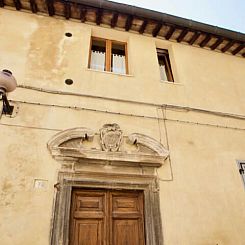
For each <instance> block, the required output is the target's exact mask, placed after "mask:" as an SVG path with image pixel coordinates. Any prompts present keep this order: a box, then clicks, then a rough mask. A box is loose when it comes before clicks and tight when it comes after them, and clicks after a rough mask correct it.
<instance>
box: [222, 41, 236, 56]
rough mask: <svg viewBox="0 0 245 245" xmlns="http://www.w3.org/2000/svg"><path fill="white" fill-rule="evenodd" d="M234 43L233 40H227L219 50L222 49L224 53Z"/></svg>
mask: <svg viewBox="0 0 245 245" xmlns="http://www.w3.org/2000/svg"><path fill="white" fill-rule="evenodd" d="M234 43H235V41H234V40H231V41H229V42H228V43H227V44H226V45H225V46H224V47H223V48H222V49H221V51H222V52H223V53H225V52H226V51H227V50H229V49H230V48H231V47H232V46H233V44H234Z"/></svg>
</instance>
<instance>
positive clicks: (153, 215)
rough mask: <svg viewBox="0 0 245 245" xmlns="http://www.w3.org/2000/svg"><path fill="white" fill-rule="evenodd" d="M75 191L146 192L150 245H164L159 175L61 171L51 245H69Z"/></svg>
mask: <svg viewBox="0 0 245 245" xmlns="http://www.w3.org/2000/svg"><path fill="white" fill-rule="evenodd" d="M73 188H93V189H110V190H113V189H115V190H118V189H120V190H142V191H143V194H144V216H145V239H146V241H145V242H146V245H163V235H162V222H161V213H160V201H159V191H158V190H159V188H158V182H157V178H156V176H152V175H143V176H142V175H133V174H130V175H128V174H113V173H109V174H108V173H91V172H59V175H58V183H57V184H56V189H57V191H56V196H55V205H54V216H53V222H52V228H51V237H50V243H51V245H68V244H69V229H70V208H71V194H72V189H73Z"/></svg>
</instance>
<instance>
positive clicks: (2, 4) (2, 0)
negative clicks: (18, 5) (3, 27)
mask: <svg viewBox="0 0 245 245" xmlns="http://www.w3.org/2000/svg"><path fill="white" fill-rule="evenodd" d="M4 5H5V4H4V0H0V7H1V8H3V7H4Z"/></svg>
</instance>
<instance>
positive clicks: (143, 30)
mask: <svg viewBox="0 0 245 245" xmlns="http://www.w3.org/2000/svg"><path fill="white" fill-rule="evenodd" d="M147 24H148V20H144V21H143V23H142V25H141V26H140V29H139V33H140V34H143V33H144V32H145V28H146V26H147Z"/></svg>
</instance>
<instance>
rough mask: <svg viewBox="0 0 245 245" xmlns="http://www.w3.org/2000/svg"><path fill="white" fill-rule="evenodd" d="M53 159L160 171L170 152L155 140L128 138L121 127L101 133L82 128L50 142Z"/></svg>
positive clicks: (107, 127) (138, 136) (109, 127)
mask: <svg viewBox="0 0 245 245" xmlns="http://www.w3.org/2000/svg"><path fill="white" fill-rule="evenodd" d="M48 149H49V150H50V153H51V154H52V156H53V157H54V158H55V159H57V160H61V161H75V162H79V163H83V162H86V163H88V162H93V163H100V164H101V163H104V164H110V165H121V166H123V165H125V166H147V167H160V166H162V164H163V163H164V161H165V159H166V158H167V157H168V156H169V152H168V150H166V149H165V148H164V147H163V145H162V144H161V143H160V142H158V141H157V140H155V139H154V138H152V137H150V136H147V135H144V134H139V133H133V134H130V135H124V134H123V131H122V130H121V129H120V127H119V125H118V124H105V125H104V126H103V127H102V128H101V129H100V130H99V132H94V131H93V130H92V129H89V128H84V127H79V128H72V129H67V130H64V131H62V132H59V133H57V134H56V135H54V136H53V137H52V138H51V139H50V141H49V142H48Z"/></svg>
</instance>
